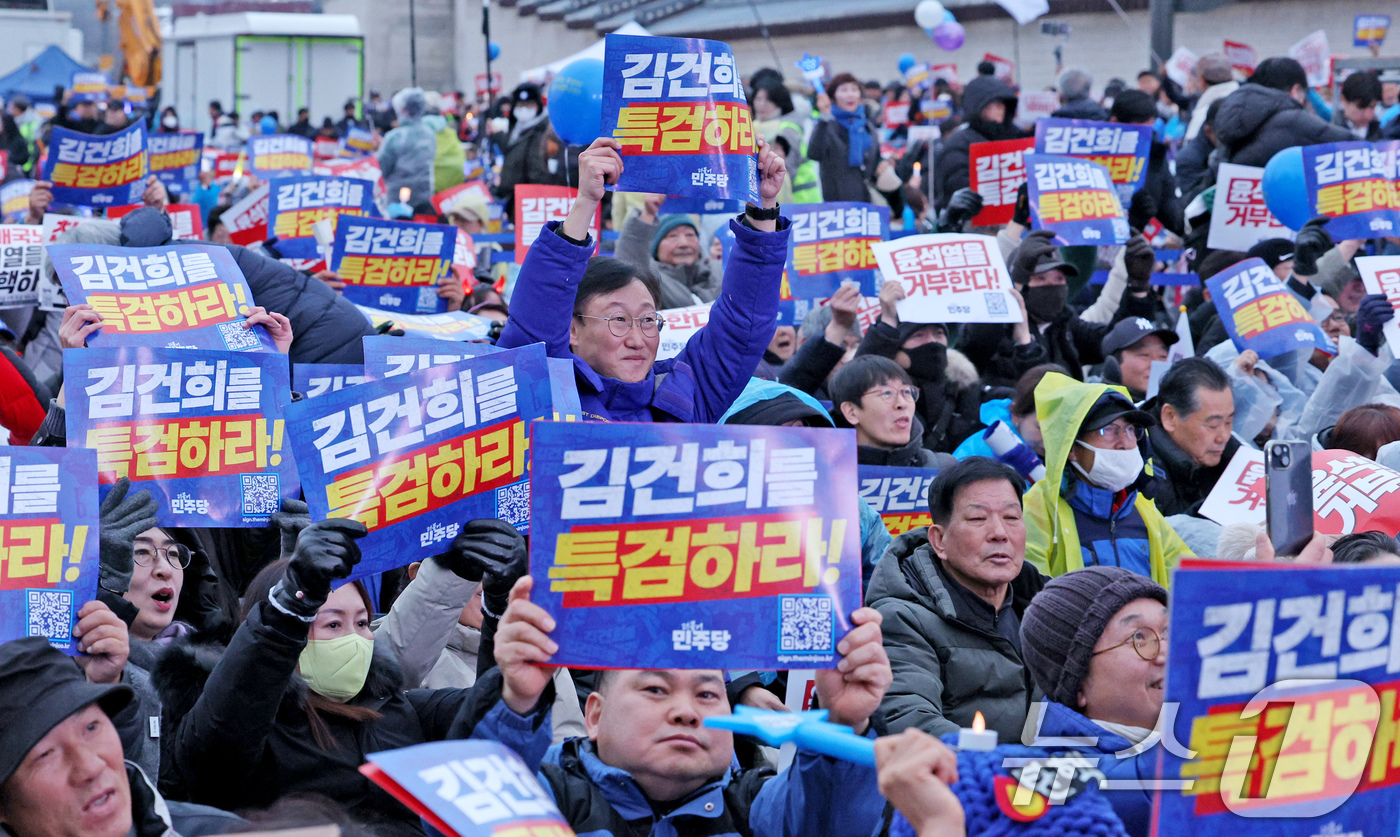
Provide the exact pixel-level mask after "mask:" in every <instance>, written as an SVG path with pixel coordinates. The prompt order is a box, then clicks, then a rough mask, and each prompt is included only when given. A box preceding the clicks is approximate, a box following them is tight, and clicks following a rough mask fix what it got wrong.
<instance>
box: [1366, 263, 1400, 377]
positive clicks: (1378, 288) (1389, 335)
mask: <svg viewBox="0 0 1400 837" xmlns="http://www.w3.org/2000/svg"><path fill="white" fill-rule="evenodd" d="M1356 269H1357V270H1359V271H1361V282H1362V284H1364V285H1365V286H1366V293H1368V294H1385V298H1386V299H1387V300H1389V301H1390V306H1391V307H1392V308H1394V309H1396V310H1397V311H1400V256H1357V257H1356ZM1385 341H1386V342H1387V343H1389V344H1390V352H1391V354H1393V355H1395V356H1396V357H1400V316H1397V317H1395V318H1394V319H1392V320H1391V321H1390V322H1388V323H1386V324H1385Z"/></svg>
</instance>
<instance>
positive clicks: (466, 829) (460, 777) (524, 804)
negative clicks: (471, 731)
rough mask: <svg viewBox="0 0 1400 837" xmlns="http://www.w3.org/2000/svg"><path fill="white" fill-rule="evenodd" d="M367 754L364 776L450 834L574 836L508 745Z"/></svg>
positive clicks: (445, 745) (447, 744) (445, 744)
mask: <svg viewBox="0 0 1400 837" xmlns="http://www.w3.org/2000/svg"><path fill="white" fill-rule="evenodd" d="M367 759H368V763H367V764H365V765H364V766H363V767H361V768H360V772H361V773H364V774H365V775H366V776H368V777H369V778H370V779H371V780H373V781H374V782H376V783H377V784H379V785H380V786H382V787H383V788H384V789H385V790H387V791H389V792H390V793H391V794H393V795H394V796H395V797H396V798H398V799H399V800H400V801H401V802H403V803H404V804H405V805H407V806H408V807H409V808H411V809H412V810H413V811H414V813H416V814H418V815H419V816H421V817H423V818H424V819H425V820H427V822H429V823H430V824H432V825H433V826H434V827H435V828H436V829H437V830H438V831H440V832H442V833H443V834H456V835H458V837H573V833H574V832H573V830H572V829H570V828H569V826H568V824H567V823H566V822H565V821H564V818H563V817H562V816H561V815H560V814H559V809H558V808H556V807H555V805H554V801H553V799H552V797H551V796H550V794H549V792H548V791H546V790H545V789H544V788H543V787H542V786H541V785H540V783H539V780H538V779H537V778H536V776H535V774H534V773H533V772H531V770H530V768H529V767H527V766H526V765H525V763H524V762H523V761H521V759H520V756H518V755H516V754H515V751H513V750H512V749H511V748H510V747H508V746H506V745H505V744H502V743H499V742H496V741H463V740H458V741H438V742H433V743H430V744H418V745H416V746H413V747H405V748H403V749H401V750H388V751H385V752H379V753H370V754H369V756H368V757H367Z"/></svg>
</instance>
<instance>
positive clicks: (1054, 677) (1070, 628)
mask: <svg viewBox="0 0 1400 837" xmlns="http://www.w3.org/2000/svg"><path fill="white" fill-rule="evenodd" d="M1136 599H1155V600H1157V601H1159V602H1161V603H1162V604H1164V605H1165V604H1166V603H1167V591H1166V590H1165V589H1163V587H1162V586H1161V585H1160V584H1158V583H1157V582H1155V581H1153V580H1152V579H1150V578H1148V577H1146V576H1141V575H1138V574H1137V573H1134V572H1130V571H1128V570H1125V569H1122V568H1120V567H1086V568H1084V569H1082V570H1075V571H1074V572H1069V573H1065V574H1064V575H1062V576H1060V577H1059V578H1055V579H1051V580H1050V582H1049V583H1048V584H1046V585H1045V588H1044V589H1042V590H1041V591H1040V592H1039V593H1037V594H1036V596H1035V598H1033V599H1031V603H1030V604H1029V605H1028V606H1027V607H1026V612H1025V615H1023V616H1022V617H1021V653H1022V655H1023V656H1024V657H1025V659H1026V668H1029V669H1030V671H1031V677H1032V678H1034V680H1035V683H1036V685H1037V686H1039V687H1040V688H1041V691H1043V692H1045V695H1046V697H1048V698H1050V699H1051V700H1053V701H1055V702H1056V703H1062V704H1064V705H1065V706H1068V707H1070V708H1071V709H1074V710H1076V711H1078V708H1079V707H1078V703H1079V686H1080V684H1081V683H1082V682H1083V681H1084V676H1085V675H1086V674H1088V673H1089V660H1090V659H1091V658H1092V656H1093V653H1094V646H1095V645H1097V644H1098V642H1099V637H1101V636H1103V632H1104V629H1105V628H1107V627H1108V620H1110V619H1112V618H1113V614H1115V613H1117V612H1118V611H1120V610H1122V609H1123V607H1124V605H1126V604H1128V603H1129V602H1131V601H1134V600H1136Z"/></svg>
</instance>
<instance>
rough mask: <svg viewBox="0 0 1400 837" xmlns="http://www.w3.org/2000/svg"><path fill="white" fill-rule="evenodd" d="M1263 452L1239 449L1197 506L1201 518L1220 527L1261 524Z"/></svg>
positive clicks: (1262, 515)
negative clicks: (1209, 520) (1207, 519)
mask: <svg viewBox="0 0 1400 837" xmlns="http://www.w3.org/2000/svg"><path fill="white" fill-rule="evenodd" d="M1263 476H1264V452H1263V451H1262V450H1257V449H1255V448H1251V447H1245V446H1244V445H1241V446H1240V449H1239V450H1237V451H1235V455H1234V457H1232V458H1231V459H1230V464H1229V465H1227V466H1225V472H1224V473H1223V474H1221V475H1220V479H1219V480H1217V481H1216V483H1215V487H1214V488H1212V489H1211V490H1210V494H1208V495H1207V496H1206V501H1205V502H1204V503H1202V504H1201V516H1202V517H1208V518H1210V519H1211V520H1214V521H1215V522H1216V523H1219V524H1220V525H1221V526H1229V525H1230V524H1232V523H1256V524H1260V525H1262V524H1263V523H1264V517H1265V511H1264V493H1263V491H1262V489H1263V486H1264V484H1263V483H1261V482H1259V480H1260V479H1262V478H1263Z"/></svg>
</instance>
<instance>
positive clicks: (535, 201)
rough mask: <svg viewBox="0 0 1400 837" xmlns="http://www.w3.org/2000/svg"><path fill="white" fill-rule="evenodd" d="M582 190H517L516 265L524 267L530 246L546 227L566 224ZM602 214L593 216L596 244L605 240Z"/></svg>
mask: <svg viewBox="0 0 1400 837" xmlns="http://www.w3.org/2000/svg"><path fill="white" fill-rule="evenodd" d="M577 198H578V190H577V189H570V188H569V187H568V186H542V185H539V184H534V183H522V184H520V185H519V186H516V187H515V263H516V264H524V263H525V254H526V253H528V252H529V251H530V245H532V244H534V243H535V239H537V238H539V237H540V233H541V232H543V231H544V227H545V224H548V223H549V222H550V221H563V220H564V219H565V218H566V217H567V216H568V214H569V210H571V209H573V208H574V201H575V200H576V199H577ZM602 221H603V216H602V212H601V210H600V211H598V212H595V213H594V214H593V241H594V243H595V244H596V243H597V242H598V240H599V239H600V238H601V237H602V235H601V233H602V226H601V225H602Z"/></svg>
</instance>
